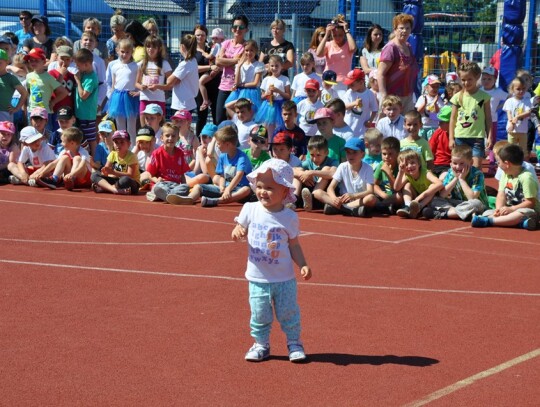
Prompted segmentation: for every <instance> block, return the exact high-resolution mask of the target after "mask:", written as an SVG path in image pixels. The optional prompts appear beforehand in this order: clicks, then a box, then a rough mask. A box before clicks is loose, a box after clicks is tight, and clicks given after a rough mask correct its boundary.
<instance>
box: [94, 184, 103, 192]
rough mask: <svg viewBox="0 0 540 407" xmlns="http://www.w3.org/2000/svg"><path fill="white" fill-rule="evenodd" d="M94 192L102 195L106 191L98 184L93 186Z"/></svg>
mask: <svg viewBox="0 0 540 407" xmlns="http://www.w3.org/2000/svg"><path fill="white" fill-rule="evenodd" d="M92 191H94V192H95V193H96V194H101V193H102V192H105V190H104V189H103V188H101V187H100V186H99V185H98V184H96V183H94V184H92Z"/></svg>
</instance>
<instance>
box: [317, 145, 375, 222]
mask: <svg viewBox="0 0 540 407" xmlns="http://www.w3.org/2000/svg"><path fill="white" fill-rule="evenodd" d="M365 151H366V146H365V144H364V140H363V139H359V138H350V139H349V140H347V142H346V143H345V154H346V156H347V161H345V162H343V163H341V164H339V166H338V168H337V170H336V172H335V173H334V175H333V177H332V181H330V185H328V189H327V191H326V192H325V191H323V190H320V189H318V190H315V191H313V196H314V197H315V198H317V199H318V200H319V201H321V202H323V203H324V204H325V205H324V211H323V212H324V214H325V215H336V214H343V215H347V216H357V217H366V216H368V212H369V211H370V209H371V208H373V207H374V206H375V204H376V203H377V197H376V196H375V194H374V186H373V185H374V183H375V179H374V177H373V168H372V167H371V166H370V165H368V164H366V163H364V162H362V160H363V158H364V156H365Z"/></svg>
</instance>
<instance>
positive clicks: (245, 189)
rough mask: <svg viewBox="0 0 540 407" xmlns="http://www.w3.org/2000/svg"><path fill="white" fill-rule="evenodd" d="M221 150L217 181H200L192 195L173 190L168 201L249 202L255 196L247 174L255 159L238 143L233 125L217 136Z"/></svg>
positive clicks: (187, 203)
mask: <svg viewBox="0 0 540 407" xmlns="http://www.w3.org/2000/svg"><path fill="white" fill-rule="evenodd" d="M214 138H215V140H216V143H217V146H218V148H219V150H220V151H221V154H220V155H219V158H218V162H217V166H216V175H217V178H215V179H214V182H216V181H217V183H216V184H203V185H201V184H197V185H195V186H194V187H193V188H192V189H191V192H190V193H189V195H187V196H186V195H181V194H170V195H167V202H169V203H170V204H173V205H193V204H194V203H195V202H197V200H198V199H199V197H200V198H201V206H202V207H212V206H217V205H218V204H225V203H232V202H246V201H248V200H249V198H250V197H251V189H250V187H249V182H248V180H247V178H246V174H249V173H250V172H251V162H250V161H249V158H248V156H247V155H246V153H244V152H243V151H242V150H240V149H239V148H238V147H237V145H238V134H237V132H236V130H235V129H234V128H233V127H232V126H224V127H222V128H221V129H219V130H218V131H217V132H216V134H215V136H214Z"/></svg>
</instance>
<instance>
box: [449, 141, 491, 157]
mask: <svg viewBox="0 0 540 407" xmlns="http://www.w3.org/2000/svg"><path fill="white" fill-rule="evenodd" d="M455 141H456V146H469V147H470V148H471V149H472V155H473V157H479V158H484V157H485V153H486V143H485V142H484V139H483V138H456V139H455Z"/></svg>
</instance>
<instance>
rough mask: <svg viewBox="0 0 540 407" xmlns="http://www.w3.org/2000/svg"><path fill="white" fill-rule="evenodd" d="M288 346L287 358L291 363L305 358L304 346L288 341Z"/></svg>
mask: <svg viewBox="0 0 540 407" xmlns="http://www.w3.org/2000/svg"><path fill="white" fill-rule="evenodd" d="M287 348H289V360H290V361H291V362H293V363H295V362H301V361H303V360H306V353H305V352H304V347H303V346H302V344H301V343H299V342H290V343H288V344H287Z"/></svg>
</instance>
